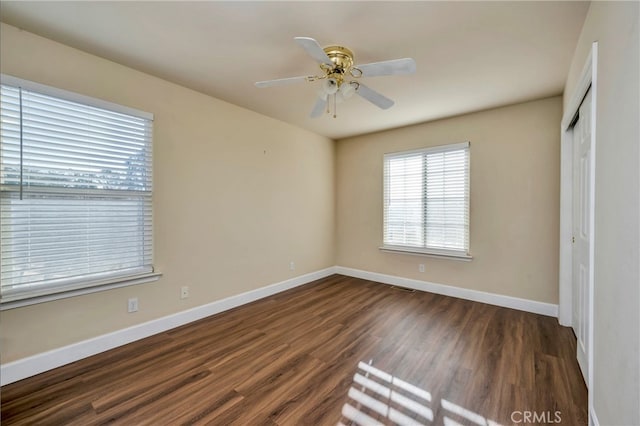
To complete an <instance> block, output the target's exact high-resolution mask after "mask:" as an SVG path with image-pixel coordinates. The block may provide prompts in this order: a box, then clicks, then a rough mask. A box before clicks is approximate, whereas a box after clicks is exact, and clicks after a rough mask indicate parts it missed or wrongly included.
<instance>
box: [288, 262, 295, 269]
mask: <svg viewBox="0 0 640 426" xmlns="http://www.w3.org/2000/svg"><path fill="white" fill-rule="evenodd" d="M295 269H296V263H295V262H289V270H290V271H295Z"/></svg>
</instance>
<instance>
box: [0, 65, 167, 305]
mask: <svg viewBox="0 0 640 426" xmlns="http://www.w3.org/2000/svg"><path fill="white" fill-rule="evenodd" d="M0 90H1V91H0V124H1V126H0V230H1V234H0V236H1V238H0V241H1V244H0V249H1V256H0V268H1V269H2V278H1V280H0V297H1V301H2V303H3V304H5V303H9V302H14V301H17V300H23V299H33V298H37V297H42V296H47V295H51V294H59V293H62V292H70V291H77V290H79V289H86V288H88V287H91V288H93V289H96V288H98V287H102V288H104V286H108V285H111V286H116V284H120V285H124V283H133V282H140V281H141V280H142V281H144V279H145V278H150V277H153V276H155V277H156V278H155V279H157V274H153V266H152V246H153V241H152V234H153V230H152V220H151V219H152V217H151V216H152V215H151V211H152V207H151V195H152V175H151V132H152V119H153V117H152V116H151V115H150V114H148V113H143V112H140V111H136V110H131V109H129V108H126V107H120V106H118V105H113V104H110V103H107V102H103V101H99V100H96V99H91V98H87V97H84V96H80V95H76V94H72V93H69V92H64V91H61V90H57V89H53V88H50V87H47V86H42V85H39V84H36V83H31V82H26V81H23V80H19V79H16V78H13V77H10V76H4V75H3V76H2V84H1V86H0ZM136 280H137V281H136ZM148 280H151V278H150V279H148Z"/></svg>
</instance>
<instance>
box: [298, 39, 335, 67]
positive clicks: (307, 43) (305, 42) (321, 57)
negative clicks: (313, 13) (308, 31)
mask: <svg viewBox="0 0 640 426" xmlns="http://www.w3.org/2000/svg"><path fill="white" fill-rule="evenodd" d="M294 40H295V41H296V43H298V44H299V45H300V46H301V47H302V48H303V49H304V50H306V51H307V53H308V54H309V56H311V57H312V58H313V59H315V60H316V61H317V62H318V63H320V64H327V65H331V66H333V62H331V59H329V57H328V56H327V54H326V53H325V51H324V50H322V47H320V45H319V44H318V42H317V41H315V40H314V39H312V38H310V37H295V38H294Z"/></svg>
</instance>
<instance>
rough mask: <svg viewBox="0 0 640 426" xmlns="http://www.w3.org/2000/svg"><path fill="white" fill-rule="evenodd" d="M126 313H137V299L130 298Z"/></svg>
mask: <svg viewBox="0 0 640 426" xmlns="http://www.w3.org/2000/svg"><path fill="white" fill-rule="evenodd" d="M127 312H129V313H131V312H138V298H137V297H132V298H131V299H129V300H128V301H127Z"/></svg>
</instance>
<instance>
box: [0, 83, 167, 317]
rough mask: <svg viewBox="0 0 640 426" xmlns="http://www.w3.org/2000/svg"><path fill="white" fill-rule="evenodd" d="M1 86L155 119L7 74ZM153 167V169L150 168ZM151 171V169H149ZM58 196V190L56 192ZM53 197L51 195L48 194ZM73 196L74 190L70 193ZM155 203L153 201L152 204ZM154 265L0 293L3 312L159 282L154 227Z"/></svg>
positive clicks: (134, 110)
mask: <svg viewBox="0 0 640 426" xmlns="http://www.w3.org/2000/svg"><path fill="white" fill-rule="evenodd" d="M0 83H1V84H2V85H6V86H12V87H16V88H20V89H23V90H27V91H31V92H36V93H39V94H41V95H45V96H50V97H54V98H58V99H61V100H65V101H71V102H75V103H79V104H83V105H86V106H89V107H95V108H100V109H104V110H108V111H112V112H116V113H120V114H126V115H129V116H134V117H137V118H141V119H144V120H148V121H151V122H153V119H154V116H153V114H151V113H148V112H145V111H140V110H137V109H134V108H130V107H127V106H123V105H119V104H115V103H112V102H108V101H104V100H101V99H96V98H93V97H90V96H85V95H81V94H78V93H74V92H70V91H67V90H63V89H58V88H55V87H51V86H47V85H44V84H40V83H36V82H32V81H28V80H24V79H21V78H18V77H14V76H11V75H7V74H0ZM152 141H153V137H152V136H151V144H152ZM152 147H153V145H151V148H150V150H151V156H152V157H151V160H150V161H151V163H153V148H152ZM151 167H152V166H151ZM150 170H151V169H150ZM58 191H59V190H58ZM54 192H55V188H54ZM153 192H154V191H153V187H152V188H151V200H152V199H153ZM47 193H51V191H47ZM71 193H73V190H71ZM151 202H152V201H151ZM151 223H153V205H152V206H151ZM151 226H152V227H151V265H150V270H149V268H145V269H146V270H145V271H139V272H137V273H130V274H124V273H123V274H117V273H113V274H111V273H105V274H103V276H102V277H101V276H100V274H94V275H93V276H92V277H87V278H86V279H82V278H77V277H75V278H74V277H70V278H69V279H67V280H66V281H65V282H64V283H63V284H62V285H56V286H54V285H50V286H47V285H43V286H42V288H41V289H39V290H37V291H33V292H28V291H23V292H20V291H16V292H15V293H12V292H10V293H9V294H2V292H0V310H7V309H13V308H18V307H21V306H27V305H32V304H36V303H42V302H47V301H50V300H57V299H62V298H67V297H73V296H77V295H81V294H89V293H94V292H98V291H104V290H108V289H112V288H119V287H124V286H129V285H135V284H142V283H147V282H152V281H156V280H158V279H159V278H160V277H161V276H162V274H161V273H160V272H158V271H156V270H155V268H154V266H153V264H154V255H153V245H154V243H153V239H154V231H153V225H151Z"/></svg>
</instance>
